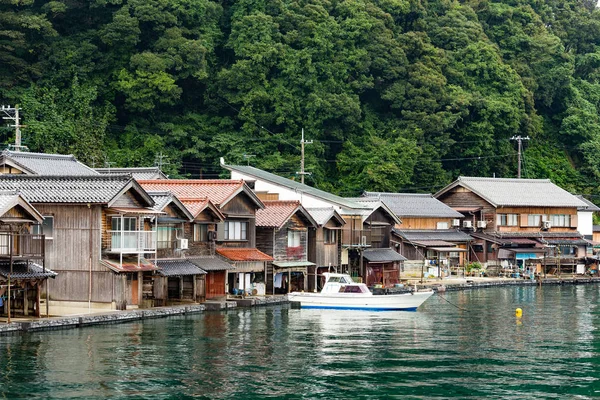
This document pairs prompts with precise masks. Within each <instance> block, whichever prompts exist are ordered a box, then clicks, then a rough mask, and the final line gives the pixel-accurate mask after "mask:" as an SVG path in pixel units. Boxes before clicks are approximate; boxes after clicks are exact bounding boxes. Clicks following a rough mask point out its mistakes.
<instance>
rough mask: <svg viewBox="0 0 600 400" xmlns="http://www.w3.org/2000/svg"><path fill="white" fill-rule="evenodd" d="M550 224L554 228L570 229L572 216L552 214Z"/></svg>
mask: <svg viewBox="0 0 600 400" xmlns="http://www.w3.org/2000/svg"><path fill="white" fill-rule="evenodd" d="M550 224H551V225H552V226H553V227H554V226H562V227H570V226H571V215H570V214H551V215H550Z"/></svg>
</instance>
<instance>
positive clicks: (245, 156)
mask: <svg viewBox="0 0 600 400" xmlns="http://www.w3.org/2000/svg"><path fill="white" fill-rule="evenodd" d="M243 157H244V158H245V159H246V161H247V163H248V165H250V158H251V157H256V154H243Z"/></svg>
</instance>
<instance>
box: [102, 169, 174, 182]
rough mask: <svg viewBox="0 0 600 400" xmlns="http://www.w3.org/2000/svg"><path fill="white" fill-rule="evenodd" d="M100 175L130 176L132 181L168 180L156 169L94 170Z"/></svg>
mask: <svg viewBox="0 0 600 400" xmlns="http://www.w3.org/2000/svg"><path fill="white" fill-rule="evenodd" d="M95 170H96V171H97V172H98V173H100V174H102V175H124V174H131V176H133V179H136V180H141V179H168V177H167V175H165V174H164V173H163V172H162V171H161V170H160V168H158V167H136V168H95Z"/></svg>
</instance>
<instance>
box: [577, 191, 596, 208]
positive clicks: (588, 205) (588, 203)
mask: <svg viewBox="0 0 600 400" xmlns="http://www.w3.org/2000/svg"><path fill="white" fill-rule="evenodd" d="M575 197H577V198H578V199H579V200H581V201H583V202H584V203H585V204H586V205H587V207H580V208H579V209H578V210H580V211H591V212H598V211H600V207H598V206H597V205H595V204H594V203H592V202H591V201H589V200H588V199H586V198H585V197H583V196H582V195H580V194H578V195H575Z"/></svg>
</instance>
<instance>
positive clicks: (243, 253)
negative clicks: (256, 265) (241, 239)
mask: <svg viewBox="0 0 600 400" xmlns="http://www.w3.org/2000/svg"><path fill="white" fill-rule="evenodd" d="M217 253H219V254H220V255H222V256H223V257H225V258H227V259H229V260H231V261H273V257H271V256H270V255H268V254H265V253H263V252H262V251H260V250H258V249H255V248H235V247H230V248H220V249H217Z"/></svg>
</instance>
